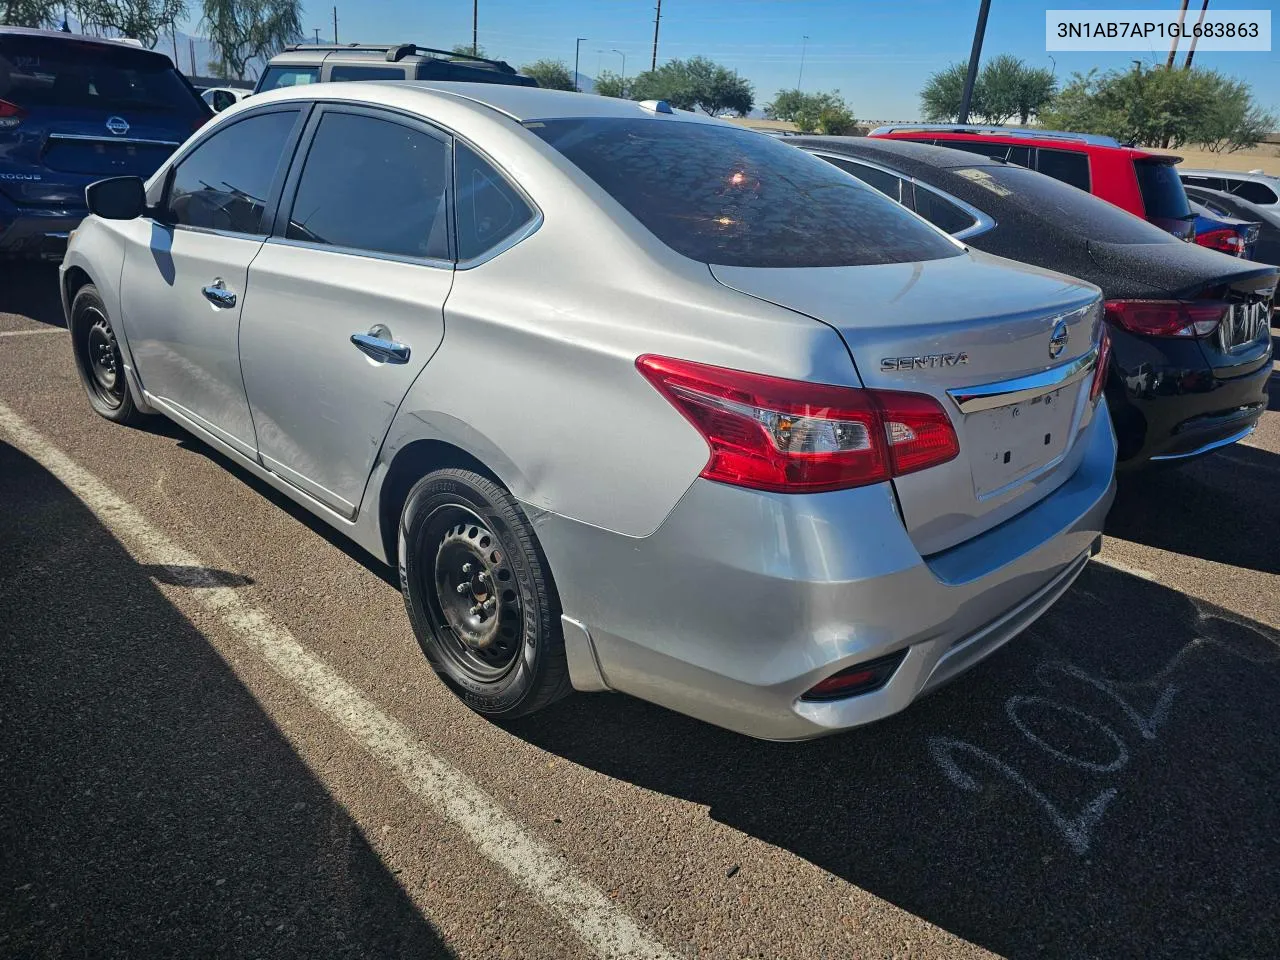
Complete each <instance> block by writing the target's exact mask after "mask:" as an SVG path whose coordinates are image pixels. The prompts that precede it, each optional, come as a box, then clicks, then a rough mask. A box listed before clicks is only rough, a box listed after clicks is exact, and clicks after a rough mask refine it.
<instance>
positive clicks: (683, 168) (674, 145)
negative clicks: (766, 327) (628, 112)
mask: <svg viewBox="0 0 1280 960" xmlns="http://www.w3.org/2000/svg"><path fill="white" fill-rule="evenodd" d="M527 126H528V127H529V129H530V130H532V131H533V132H534V133H536V134H537V135H538V136H540V137H542V138H543V139H544V140H546V141H547V142H548V143H550V144H551V145H552V146H553V147H555V148H556V149H557V150H559V151H560V152H561V153H563V154H564V155H565V156H566V157H567V158H568V159H569V160H570V161H572V162H573V163H574V164H576V165H577V166H578V167H579V168H580V169H581V170H582V171H583V172H584V173H586V174H587V175H588V176H589V177H591V179H593V180H594V181H595V182H596V183H597V184H599V185H600V186H601V187H602V188H603V189H604V190H605V191H606V192H607V193H609V194H610V195H611V196H612V197H613V198H614V199H615V200H617V201H618V203H620V204H621V205H622V206H623V207H624V208H625V209H626V210H627V211H629V212H630V213H631V215H632V216H634V217H635V218H636V219H637V220H639V221H640V222H641V223H643V224H644V225H645V226H646V227H647V228H648V229H649V230H650V231H652V232H653V233H654V234H655V235H656V236H657V237H658V238H659V239H660V240H661V241H662V242H663V243H665V244H667V246H669V247H671V248H672V249H674V250H676V251H677V252H679V253H681V254H683V255H685V256H686V257H691V258H693V259H694V260H701V261H702V262H704V263H718V264H724V265H727V266H741V267H826V266H840V265H853V264H867V263H902V262H909V261H915V260H935V259H938V258H941V257H949V256H959V255H961V253H962V251H961V250H960V249H959V248H957V247H956V245H955V244H953V243H951V242H950V241H948V240H947V239H946V238H945V237H942V236H940V235H938V233H937V232H936V231H934V230H931V229H930V228H929V227H928V226H926V225H925V224H922V223H920V222H919V221H918V220H916V219H915V218H914V217H912V216H911V215H910V214H908V213H907V212H906V211H905V210H903V209H902V208H901V207H899V206H898V205H897V204H896V203H894V202H893V201H891V200H889V199H888V198H886V197H885V196H883V195H882V194H880V193H878V192H877V191H875V190H872V189H870V188H868V187H866V186H864V185H863V184H861V183H859V182H858V181H857V180H855V179H853V178H851V177H849V176H847V175H845V174H844V173H842V172H841V171H839V170H837V169H835V168H834V167H832V166H831V165H830V164H828V163H824V162H823V161H821V160H819V159H818V158H817V157H814V156H812V155H811V154H808V153H806V152H805V151H803V150H797V149H796V148H794V147H789V146H787V145H786V144H785V143H783V142H781V141H779V140H776V139H774V138H773V137H762V136H760V134H758V133H755V132H753V131H751V130H744V129H738V128H734V127H730V126H728V125H724V126H721V125H720V124H710V123H696V122H685V121H680V120H661V119H656V118H655V119H652V120H649V119H635V120H632V119H615V118H598V117H597V118H586V119H564V120H547V121H533V122H530V123H529V124H527Z"/></svg>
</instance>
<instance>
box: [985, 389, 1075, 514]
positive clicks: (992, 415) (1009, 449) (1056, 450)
mask: <svg viewBox="0 0 1280 960" xmlns="http://www.w3.org/2000/svg"><path fill="white" fill-rule="evenodd" d="M1074 395H1075V388H1068V387H1063V388H1062V389H1060V390H1055V391H1053V392H1052V393H1046V394H1044V395H1043V396H1039V397H1034V398H1033V399H1031V400H1023V401H1022V402H1021V403H1011V404H1009V405H1007V406H1003V407H996V408H995V409H994V410H983V411H981V412H980V413H971V414H969V416H967V417H966V418H965V434H966V436H967V437H968V440H969V443H968V446H969V449H970V450H971V451H972V456H971V463H972V464H973V487H974V492H975V493H977V495H978V496H979V497H984V496H986V495H987V494H990V493H994V492H995V491H997V490H999V489H1001V488H1002V487H1007V486H1009V484H1011V483H1016V482H1017V481H1018V480H1020V479H1022V478H1023V477H1025V476H1027V475H1028V474H1030V473H1033V472H1035V471H1036V470H1038V469H1039V468H1040V467H1043V466H1044V465H1045V464H1046V463H1049V462H1050V461H1051V460H1056V459H1057V458H1058V457H1060V456H1062V452H1063V451H1064V450H1066V448H1067V441H1068V440H1069V439H1070V438H1069V436H1068V434H1069V433H1070V430H1071V422H1072V420H1073V419H1074V416H1073V414H1074V410H1073V408H1074V406H1075V404H1073V403H1072V402H1071V401H1072V399H1074Z"/></svg>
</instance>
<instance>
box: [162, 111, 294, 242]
mask: <svg viewBox="0 0 1280 960" xmlns="http://www.w3.org/2000/svg"><path fill="white" fill-rule="evenodd" d="M297 119H298V112H297V111H296V110H282V111H278V112H276V113H264V114H259V115H258V116H254V117H246V118H245V119H244V120H237V121H236V122H235V123H233V124H231V125H230V126H227V127H223V128H222V129H220V130H218V131H217V132H216V133H214V134H213V135H212V136H210V137H209V138H208V139H207V140H205V141H203V142H202V143H201V144H200V145H199V146H197V147H196V148H195V149H194V150H192V151H191V153H189V154H188V155H187V156H186V157H184V158H183V159H182V161H181V162H179V163H178V166H177V169H176V170H175V171H174V174H173V180H172V183H171V185H170V187H169V202H168V210H169V218H170V219H171V220H172V221H173V222H174V223H177V224H182V225H185V226H189V227H203V228H204V229H206V230H228V231H234V232H235V233H254V234H257V233H265V232H266V231H265V230H264V229H263V225H262V213H263V210H264V209H265V207H266V203H267V195H268V194H269V193H270V192H271V184H272V182H273V181H274V180H275V177H276V172H277V170H278V169H279V167H280V161H281V158H282V157H283V155H284V147H285V143H286V142H287V141H288V139H289V134H290V133H292V132H293V125H294V123H295V122H296V121H297Z"/></svg>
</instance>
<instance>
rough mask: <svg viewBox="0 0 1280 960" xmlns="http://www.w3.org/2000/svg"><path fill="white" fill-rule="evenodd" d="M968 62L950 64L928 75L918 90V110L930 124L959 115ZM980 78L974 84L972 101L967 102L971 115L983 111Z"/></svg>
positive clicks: (982, 92)
mask: <svg viewBox="0 0 1280 960" xmlns="http://www.w3.org/2000/svg"><path fill="white" fill-rule="evenodd" d="M968 70H969V64H968V62H966V61H961V62H960V63H953V64H951V66H949V67H944V68H943V69H941V70H939V71H937V72H936V73H933V74H930V76H929V79H928V80H927V81H925V85H924V89H923V90H921V91H920V112H921V113H922V114H924V119H925V120H927V121H929V122H930V123H947V122H949V121H952V120H955V119H956V118H957V117H958V116H960V101H961V99H962V98H963V97H964V81H965V76H966V74H967V73H968ZM983 94H984V91H983V89H982V77H981V74H979V76H978V82H977V83H975V84H974V86H973V101H972V102H971V103H970V105H969V112H970V113H971V114H973V113H977V114H982V113H984V112H985V110H984V107H983Z"/></svg>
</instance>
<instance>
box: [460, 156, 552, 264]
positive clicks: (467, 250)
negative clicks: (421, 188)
mask: <svg viewBox="0 0 1280 960" xmlns="http://www.w3.org/2000/svg"><path fill="white" fill-rule="evenodd" d="M453 162H454V171H455V172H454V187H455V189H456V190H457V196H458V199H457V201H456V204H455V206H456V209H457V221H458V259H459V260H470V259H471V258H472V257H478V256H480V254H482V253H484V252H485V251H486V250H488V249H490V248H491V247H494V246H496V245H497V244H499V243H501V242H502V241H503V240H505V239H507V237H509V236H511V235H512V234H513V233H515V232H516V231H517V230H519V229H520V228H521V227H523V226H524V225H525V224H526V223H528V222H529V221H530V220H532V219H533V210H532V209H530V207H529V204H527V203H525V200H524V198H523V197H522V196H520V194H519V193H517V192H516V189H515V187H513V186H511V184H509V183H507V181H506V178H505V177H503V176H502V174H500V173H498V171H497V170H495V169H493V167H491V166H490V165H489V164H488V163H486V162H485V161H484V160H483V159H481V158H480V157H479V156H477V155H476V153H475V151H474V150H472V149H471V148H470V147H468V146H467V145H466V144H465V143H455V145H454V148H453Z"/></svg>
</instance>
